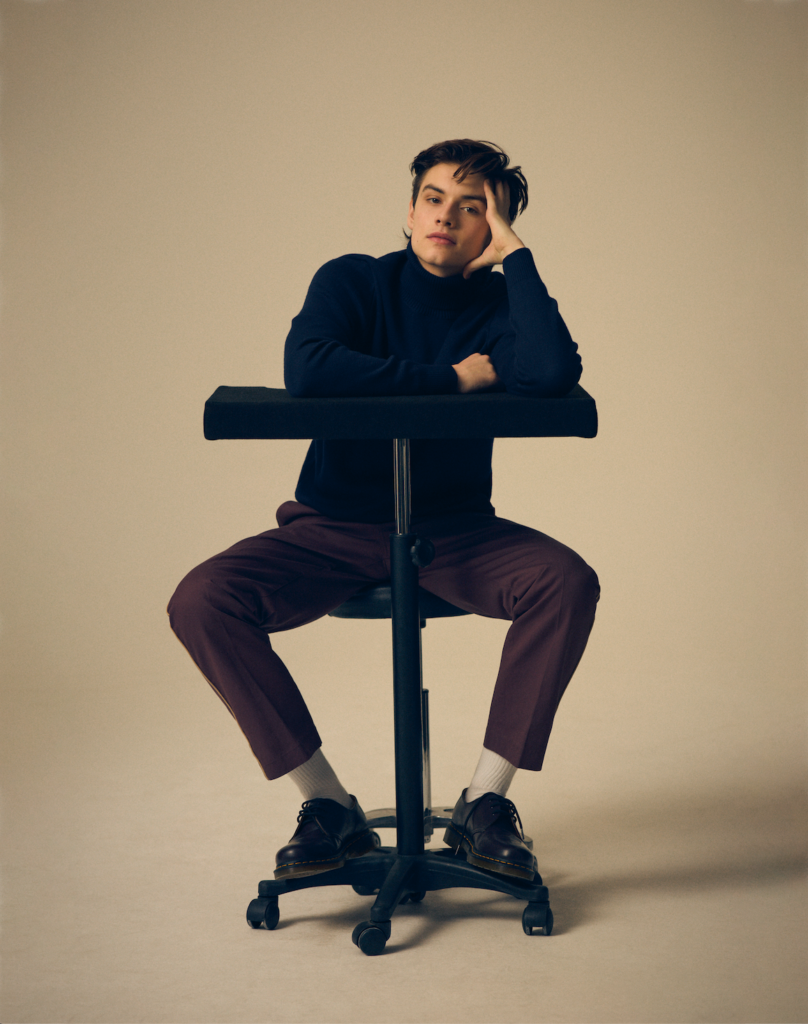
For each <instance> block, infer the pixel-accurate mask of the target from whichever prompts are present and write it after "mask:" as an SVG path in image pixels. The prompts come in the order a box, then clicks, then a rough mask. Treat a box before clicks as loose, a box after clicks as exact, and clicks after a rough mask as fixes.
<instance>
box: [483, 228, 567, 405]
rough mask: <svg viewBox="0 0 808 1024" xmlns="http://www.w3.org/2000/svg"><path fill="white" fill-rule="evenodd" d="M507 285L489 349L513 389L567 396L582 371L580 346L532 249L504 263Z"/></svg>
mask: <svg viewBox="0 0 808 1024" xmlns="http://www.w3.org/2000/svg"><path fill="white" fill-rule="evenodd" d="M502 269H503V271H504V274H505V283H506V285H507V290H508V301H507V307H505V306H504V305H503V307H501V309H500V310H498V311H497V313H496V314H495V315H494V317H493V319H492V322H491V324H490V333H489V339H490V341H489V344H488V345H487V346H486V350H487V352H488V354H489V355H490V357H491V362H492V363H493V365H494V369H495V370H496V371H497V374H498V375H499V377H500V378H501V379H502V381H503V383H504V385H505V390H506V391H508V392H510V393H511V394H516V395H527V396H531V397H535V398H552V397H555V396H558V395H565V394H567V392H568V391H569V390H570V389H571V388H573V387H574V386H575V385H576V384H577V383H578V380H579V379H580V376H581V357H580V356H579V355H578V346H577V345H576V344H575V342H574V341H573V340H572V338H571V337H570V332H569V331H568V330H567V325H566V324H565V323H564V321H563V319H562V318H561V314H560V313H559V312H558V303H557V302H556V301H555V299H552V298H551V297H550V296H549V294H548V293H547V288H546V287H545V285H544V282H543V281H542V279H541V278H540V277H539V273H538V271H537V270H536V264H535V263H534V262H533V255H532V254H531V252H530V250H529V249H526V248H525V249H517V250H516V252H512V253H511V254H510V255H509V256H506V257H505V259H504V260H503V263H502Z"/></svg>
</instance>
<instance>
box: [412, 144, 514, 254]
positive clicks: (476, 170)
mask: <svg viewBox="0 0 808 1024" xmlns="http://www.w3.org/2000/svg"><path fill="white" fill-rule="evenodd" d="M436 164H460V166H459V167H458V168H457V170H456V171H455V173H454V177H455V178H457V180H458V181H463V179H464V178H466V177H467V176H468V175H469V174H482V175H483V177H485V178H488V180H489V181H491V182H494V183H496V182H498V181H504V182H505V183H506V184H507V186H508V188H509V189H510V197H511V201H510V205H509V206H508V219H509V220H510V221H511V223H513V221H514V220H515V219H516V215H517V213H522V212H523V210H524V209H525V207H526V206H527V181H526V180H525V176H524V174H522V168H521V167H508V154H507V153H505V152H504V151H503V150H502V148H501V147H500V146H497V145H495V144H494V143H493V142H477V141H475V140H474V139H450V140H449V141H448V142H436V143H435V145H434V146H430V147H429V149H425V150H423V151H422V152H420V153H419V154H418V156H417V157H416V158H415V159H414V160H413V162H412V163H411V164H410V171H411V172H412V174H413V176H414V177H413V182H412V202H413V206H414V205H415V201H416V200H417V199H418V193H419V192H420V190H421V183H422V182H423V180H424V174H426V172H427V171H428V170H429V168H430V167H434V166H435V165H436ZM405 234H406V232H405Z"/></svg>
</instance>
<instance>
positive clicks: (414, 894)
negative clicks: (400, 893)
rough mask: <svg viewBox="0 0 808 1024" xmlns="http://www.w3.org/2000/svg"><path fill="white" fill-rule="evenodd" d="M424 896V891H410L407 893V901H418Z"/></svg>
mask: <svg viewBox="0 0 808 1024" xmlns="http://www.w3.org/2000/svg"><path fill="white" fill-rule="evenodd" d="M424 896H426V893H425V892H411V893H410V895H409V901H410V903H420V902H421V900H422V899H423V898H424Z"/></svg>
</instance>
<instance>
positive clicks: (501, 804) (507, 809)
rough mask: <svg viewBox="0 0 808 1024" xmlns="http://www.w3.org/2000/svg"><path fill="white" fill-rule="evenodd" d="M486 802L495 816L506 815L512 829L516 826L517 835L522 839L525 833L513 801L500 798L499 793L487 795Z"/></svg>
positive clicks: (503, 797)
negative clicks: (511, 823)
mask: <svg viewBox="0 0 808 1024" xmlns="http://www.w3.org/2000/svg"><path fill="white" fill-rule="evenodd" d="M488 802H489V804H490V805H491V808H492V809H493V811H494V813H495V814H497V815H500V814H506V815H507V816H508V817H509V818H510V819H511V821H512V822H513V826H514V829H516V826H517V824H518V826H519V835H520V836H521V837H522V839H524V838H525V831H524V829H523V827H522V819H521V818H520V817H519V811H517V809H516V804H515V803H514V802H513V800H509V799H508V798H507V797H505V796H500V795H499V793H489V794H488Z"/></svg>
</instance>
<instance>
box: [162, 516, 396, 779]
mask: <svg viewBox="0 0 808 1024" xmlns="http://www.w3.org/2000/svg"><path fill="white" fill-rule="evenodd" d="M301 509H304V510H305V509H306V506H302V505H298V504H297V503H294V502H287V503H285V505H283V506H281V509H279V522H282V523H283V525H282V526H280V527H279V528H278V529H276V530H268V531H267V532H266V533H262V534H259V535H258V536H257V537H250V538H247V539H246V540H243V541H240V542H239V543H238V544H235V545H233V547H231V548H228V549H227V550H226V551H223V552H222V553H221V554H219V555H215V556H214V557H213V558H210V559H208V560H207V561H206V562H203V563H202V564H201V565H199V566H197V567H196V568H195V569H193V570H192V571H191V572H190V573H189V574H188V575H187V576H186V577H185V579H184V580H183V581H182V582H181V583H180V585H179V587H178V588H177V590H176V592H175V593H174V595H173V597H172V598H171V601H170V603H169V606H168V612H169V618H170V622H171V626H172V628H173V630H174V631H175V633H176V634H177V636H178V637H179V639H180V640H181V641H182V643H183V645H184V646H185V647H186V649H187V650H188V652H189V654H190V655H191V657H192V658H193V660H194V661H195V662H196V664H197V665H198V666H199V668H200V670H201V671H202V673H203V675H204V676H205V677H206V679H207V680H208V682H209V683H210V684H211V686H212V687H213V689H214V690H215V691H216V693H217V694H218V695H219V696H220V697H221V699H222V701H223V702H224V703H225V705H226V706H227V707H228V709H229V710H230V712H231V713H232V715H233V717H234V718H235V719H236V721H237V722H238V724H239V726H240V727H241V729H242V731H243V733H244V735H245V736H246V738H247V740H248V742H249V744H250V746H251V748H252V751H253V753H254V754H255V756H256V758H257V759H258V761H259V763H260V764H261V767H262V768H263V770H264V773H265V774H266V776H267V778H270V779H274V778H278V777H279V776H281V775H285V774H287V773H288V772H289V771H291V770H292V769H294V768H297V767H298V766H299V765H301V764H303V763H304V762H305V761H307V760H308V758H310V757H311V755H312V754H313V753H314V751H315V750H316V749H317V748H318V747H319V746H320V742H321V741H320V737H319V735H318V732H317V729H316V728H315V725H314V722H313V721H312V718H311V715H310V713H309V710H308V708H307V707H306V703H305V701H304V700H303V697H302V695H301V693H300V690H299V689H298V687H297V684H296V683H295V681H294V679H293V678H292V676H291V675H290V673H289V671H288V669H287V668H286V666H285V665H284V663H283V662H282V661H281V659H280V658H279V657H278V655H277V654H276V653H275V651H274V650H273V649H272V645H271V643H270V638H269V635H268V634H270V633H274V632H278V631H281V630H285V629H290V628H292V627H294V626H299V625H302V624H304V623H306V622H311V621H313V620H315V619H317V618H320V617H321V616H322V615H325V614H326V613H327V612H329V611H331V610H332V609H334V608H336V607H337V606H338V605H340V604H341V603H342V602H343V601H344V600H346V599H347V598H348V597H350V596H351V594H353V593H355V592H356V591H357V590H358V589H359V588H360V587H362V586H364V585H365V584H367V583H369V582H372V581H373V579H374V578H384V575H385V570H384V566H383V565H382V566H381V567H378V566H377V565H376V563H377V562H378V559H377V557H376V550H377V546H374V544H373V542H372V539H371V538H370V535H372V533H373V530H372V528H368V527H366V526H364V524H340V523H338V524H336V525H334V526H333V528H329V525H330V521H328V520H325V518H324V517H322V516H317V515H316V514H315V515H311V514H304V515H297V517H296V518H294V519H293V520H291V521H290V520H289V516H290V515H292V514H294V513H299V511H300V510H301ZM284 510H285V514H284ZM310 511H311V510H309V512H310Z"/></svg>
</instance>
